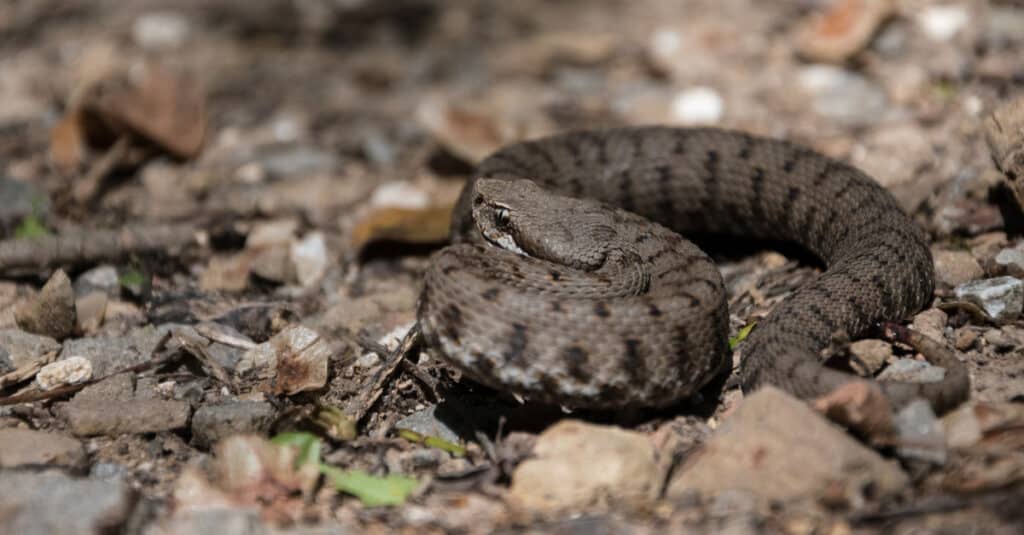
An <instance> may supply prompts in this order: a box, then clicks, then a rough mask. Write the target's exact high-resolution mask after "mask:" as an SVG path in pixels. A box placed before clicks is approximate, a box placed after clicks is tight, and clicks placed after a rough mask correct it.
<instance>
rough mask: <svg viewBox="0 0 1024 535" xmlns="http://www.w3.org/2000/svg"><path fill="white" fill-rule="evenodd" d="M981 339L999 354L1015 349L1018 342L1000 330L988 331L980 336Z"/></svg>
mask: <svg viewBox="0 0 1024 535" xmlns="http://www.w3.org/2000/svg"><path fill="white" fill-rule="evenodd" d="M982 339H984V340H985V342H986V343H988V344H989V345H991V346H992V348H993V349H995V350H996V351H999V352H1003V351H1010V350H1011V349H1014V348H1016V347H1017V346H1018V345H1019V343H1020V341H1019V340H1017V339H1016V338H1014V337H1013V336H1010V335H1009V334H1008V333H1006V332H1004V331H1003V330H1002V329H989V330H987V331H985V334H983V335H982Z"/></svg>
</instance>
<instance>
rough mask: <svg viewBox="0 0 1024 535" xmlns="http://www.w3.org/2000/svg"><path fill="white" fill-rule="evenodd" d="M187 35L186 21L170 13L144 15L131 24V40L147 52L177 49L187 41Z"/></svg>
mask: <svg viewBox="0 0 1024 535" xmlns="http://www.w3.org/2000/svg"><path fill="white" fill-rule="evenodd" d="M188 33H189V25H188V20H187V19H185V17H184V16H182V15H181V14H180V13H174V12H171V11H154V12H150V13H144V14H142V15H140V16H139V17H138V18H137V19H135V22H134V23H133V24H132V40H133V41H135V43H136V44H138V45H139V46H140V47H142V48H145V49H149V50H161V49H163V50H167V49H173V48H178V47H180V46H181V45H183V44H184V43H185V40H186V39H188Z"/></svg>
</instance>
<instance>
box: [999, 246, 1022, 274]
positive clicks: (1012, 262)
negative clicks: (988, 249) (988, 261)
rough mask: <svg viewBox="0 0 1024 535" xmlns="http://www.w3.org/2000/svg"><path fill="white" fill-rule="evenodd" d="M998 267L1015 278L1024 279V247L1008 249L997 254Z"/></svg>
mask: <svg viewBox="0 0 1024 535" xmlns="http://www.w3.org/2000/svg"><path fill="white" fill-rule="evenodd" d="M995 263H996V267H997V268H998V269H999V270H1000V271H1002V272H1003V273H1006V274H1007V275H1010V276H1013V277H1018V278H1020V277H1024V246H1021V245H1018V246H1017V247H1008V248H1006V249H1003V250H1001V251H999V252H998V253H996V257H995Z"/></svg>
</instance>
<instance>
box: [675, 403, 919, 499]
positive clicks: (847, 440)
mask: <svg viewBox="0 0 1024 535" xmlns="http://www.w3.org/2000/svg"><path fill="white" fill-rule="evenodd" d="M695 455H697V456H698V457H694V459H699V462H693V463H688V465H687V466H685V467H684V468H683V469H682V470H681V471H680V472H679V473H678V474H676V475H675V476H674V477H673V479H672V481H671V482H670V483H669V486H668V490H667V495H668V497H669V498H672V497H675V496H686V495H687V494H688V493H690V492H694V491H696V492H699V493H700V494H702V495H706V496H717V495H720V494H721V493H722V492H724V491H726V490H740V491H746V492H750V493H752V494H754V495H756V496H758V497H760V498H762V499H766V500H778V501H784V502H788V501H790V500H810V501H814V500H818V499H820V498H821V496H823V495H825V494H826V493H827V494H828V495H830V496H841V497H842V499H843V500H844V501H845V502H846V503H847V504H850V505H851V506H853V507H856V506H857V505H858V504H860V503H863V502H864V500H865V499H866V497H865V496H863V492H864V489H866V488H872V489H873V490H874V493H875V496H874V497H875V498H876V499H878V498H883V497H885V496H892V495H894V494H895V493H897V492H899V491H900V490H902V489H903V488H904V487H906V485H907V483H908V482H909V480H908V478H907V476H906V474H904V473H903V472H902V471H901V470H900V468H899V466H898V465H896V464H895V463H893V462H890V461H886V460H885V459H883V458H882V457H881V456H880V455H878V453H876V452H875V451H873V450H871V449H869V448H866V447H864V446H863V445H862V444H860V443H859V442H857V441H856V440H854V439H853V438H851V437H850V436H849V435H848V434H847V433H846V432H845V431H844V430H842V429H840V428H839V427H837V426H835V425H833V424H832V423H831V422H829V421H827V420H825V419H824V418H823V417H822V416H821V415H820V414H818V413H817V412H815V411H814V410H813V409H811V407H809V406H808V405H807V404H806V403H804V402H802V401H800V400H798V399H795V398H793V397H792V396H790V395H789V394H786V393H785V392H783V391H781V390H779V389H777V388H775V387H770V386H769V387H764V388H762V389H760V390H758V391H756V392H755V393H754V394H752V395H751V396H749V397H748V398H746V399H744V400H743V402H742V404H741V405H740V406H739V408H737V409H736V411H735V412H734V413H733V414H732V415H730V416H729V417H728V418H726V419H725V421H724V422H723V423H722V425H721V426H720V427H719V428H718V429H717V430H716V431H715V434H714V435H713V436H712V437H711V438H710V439H709V440H708V441H707V442H705V443H704V445H703V446H702V447H701V450H700V451H699V452H697V453H696V454H695Z"/></svg>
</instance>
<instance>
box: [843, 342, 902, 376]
mask: <svg viewBox="0 0 1024 535" xmlns="http://www.w3.org/2000/svg"><path fill="white" fill-rule="evenodd" d="M850 352H851V353H853V355H854V356H855V357H857V360H858V361H859V362H861V363H862V364H863V365H864V367H865V370H864V371H865V372H866V374H867V375H874V374H875V372H877V371H878V370H880V369H882V366H884V365H885V363H886V362H888V361H889V359H891V358H892V346H891V345H890V344H889V343H888V342H886V341H885V340H874V339H865V340H857V341H856V342H854V343H852V344H850Z"/></svg>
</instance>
